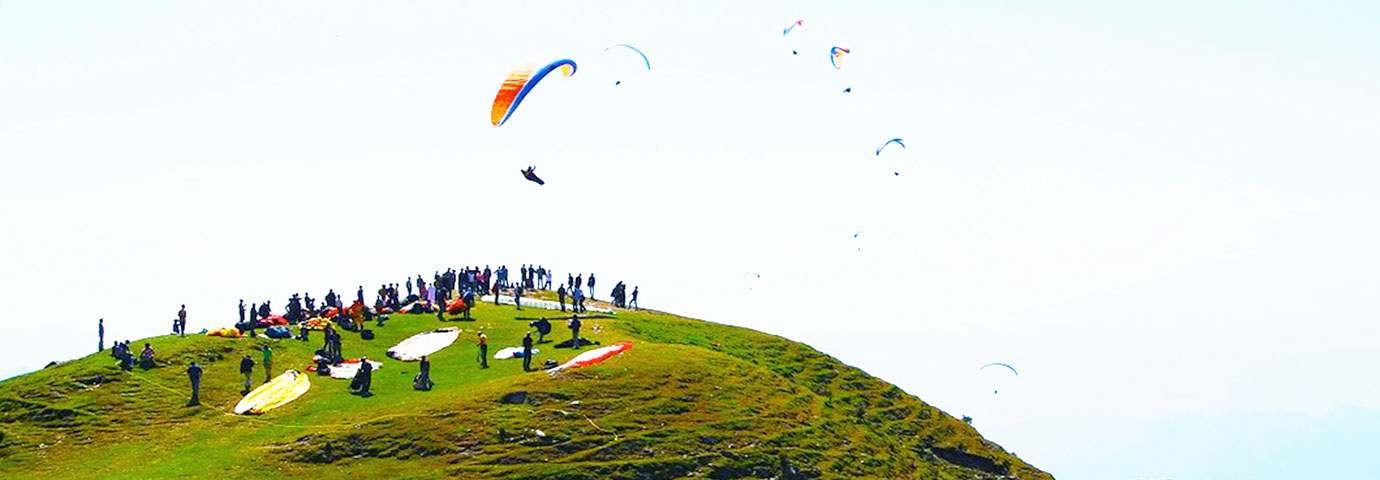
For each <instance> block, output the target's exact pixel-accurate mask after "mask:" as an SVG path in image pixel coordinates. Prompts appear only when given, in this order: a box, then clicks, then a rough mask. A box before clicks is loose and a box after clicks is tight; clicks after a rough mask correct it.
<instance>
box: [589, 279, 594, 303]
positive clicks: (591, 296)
mask: <svg viewBox="0 0 1380 480" xmlns="http://www.w3.org/2000/svg"><path fill="white" fill-rule="evenodd" d="M589 299H590V300H594V274H593V273H591V274H589Z"/></svg>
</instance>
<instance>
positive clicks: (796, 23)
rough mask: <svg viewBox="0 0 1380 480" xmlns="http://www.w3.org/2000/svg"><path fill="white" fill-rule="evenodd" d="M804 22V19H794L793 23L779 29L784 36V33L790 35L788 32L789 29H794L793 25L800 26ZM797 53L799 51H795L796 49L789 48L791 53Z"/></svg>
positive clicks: (789, 31)
mask: <svg viewBox="0 0 1380 480" xmlns="http://www.w3.org/2000/svg"><path fill="white" fill-rule="evenodd" d="M804 24H805V21H804V20H796V21H795V23H792V24H790V26H787V27H786V29H785V30H782V31H781V36H783V37H784V36H786V35H790V34H791V30H795V27H798V26H801V25H804ZM798 54H799V52H797V51H795V50H791V55H798Z"/></svg>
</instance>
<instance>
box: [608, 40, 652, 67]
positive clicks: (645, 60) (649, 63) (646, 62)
mask: <svg viewBox="0 0 1380 480" xmlns="http://www.w3.org/2000/svg"><path fill="white" fill-rule="evenodd" d="M613 47H623V48H626V49H628V50H632V51H633V52H634V53H637V55H638V56H640V57H642V63H643V64H646V65H647V70H651V69H652V61H651V60H648V59H647V54H645V53H642V51H641V50H638V49H637V47H634V46H632V45H628V44H625V43H620V44H617V45H613V46H610V47H608V48H605V49H604V51H605V52H607V51H609V49H611V48H613Z"/></svg>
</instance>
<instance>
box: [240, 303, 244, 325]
mask: <svg viewBox="0 0 1380 480" xmlns="http://www.w3.org/2000/svg"><path fill="white" fill-rule="evenodd" d="M240 323H244V299H243V298H241V299H240Z"/></svg>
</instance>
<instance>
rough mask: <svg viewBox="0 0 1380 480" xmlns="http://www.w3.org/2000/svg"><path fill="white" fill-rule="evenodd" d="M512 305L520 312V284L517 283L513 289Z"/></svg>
mask: <svg viewBox="0 0 1380 480" xmlns="http://www.w3.org/2000/svg"><path fill="white" fill-rule="evenodd" d="M513 305H514V306H516V307H517V309H518V310H522V284H521V283H518V284H517V285H516V286H514V287H513Z"/></svg>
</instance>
